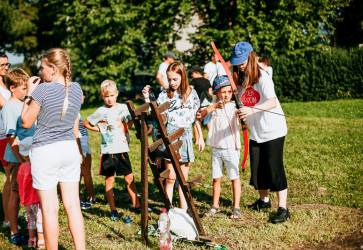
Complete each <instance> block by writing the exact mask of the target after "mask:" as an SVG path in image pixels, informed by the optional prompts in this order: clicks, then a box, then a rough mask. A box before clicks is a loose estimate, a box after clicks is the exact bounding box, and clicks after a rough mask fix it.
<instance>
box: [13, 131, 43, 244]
mask: <svg viewBox="0 0 363 250" xmlns="http://www.w3.org/2000/svg"><path fill="white" fill-rule="evenodd" d="M32 141H33V136H30V135H29V136H27V137H25V138H24V139H22V140H21V141H19V153H20V155H21V156H22V157H23V159H24V161H23V163H21V164H20V166H19V171H18V176H17V181H18V185H19V197H20V203H21V204H23V205H24V206H25V209H26V214H27V221H28V232H29V240H28V247H37V248H38V249H45V242H44V235H43V224H42V211H41V208H40V200H39V197H38V194H37V191H36V189H35V188H33V186H32V185H33V179H32V174H31V164H30V160H29V150H30V146H31V144H32Z"/></svg>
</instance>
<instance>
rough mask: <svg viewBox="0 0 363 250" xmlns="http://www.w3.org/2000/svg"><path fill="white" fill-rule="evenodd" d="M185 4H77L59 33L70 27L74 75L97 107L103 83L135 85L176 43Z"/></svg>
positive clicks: (96, 0) (117, 0)
mask: <svg viewBox="0 0 363 250" xmlns="http://www.w3.org/2000/svg"><path fill="white" fill-rule="evenodd" d="M186 6H187V5H186V4H185V1H176V0H175V1H162V0H158V1H152V0H150V1H121V0H108V1H103V0H90V1H83V0H75V1H72V2H71V3H68V4H66V6H65V14H64V15H62V16H60V17H59V20H58V22H57V24H56V25H57V27H67V30H66V34H65V37H64V39H63V41H62V46H63V47H66V48H68V49H69V50H70V51H71V54H72V59H73V62H74V63H73V69H74V74H75V75H77V76H79V77H80V79H82V80H83V81H84V83H85V84H84V85H83V86H84V87H83V88H84V90H85V92H86V94H87V95H88V96H87V98H90V99H89V100H90V101H94V100H95V99H96V98H97V96H98V95H97V93H98V92H99V88H98V86H99V83H100V82H101V81H102V80H104V79H106V78H111V79H114V80H116V81H117V82H118V83H120V84H131V82H130V79H131V77H132V75H133V74H134V72H135V71H137V70H145V69H151V68H154V67H155V66H156V64H157V63H160V59H161V57H160V55H161V54H162V52H164V51H166V50H167V49H172V46H173V44H174V41H175V40H176V39H177V38H178V33H177V30H175V29H174V27H175V24H178V23H180V26H182V25H183V22H184V21H185V20H186V19H184V16H183V15H181V14H180V13H186V11H185V9H186Z"/></svg>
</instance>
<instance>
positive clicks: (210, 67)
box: [204, 62, 227, 86]
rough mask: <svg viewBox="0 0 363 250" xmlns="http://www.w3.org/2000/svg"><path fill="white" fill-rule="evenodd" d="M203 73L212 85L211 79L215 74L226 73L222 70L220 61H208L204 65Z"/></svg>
mask: <svg viewBox="0 0 363 250" xmlns="http://www.w3.org/2000/svg"><path fill="white" fill-rule="evenodd" d="M204 73H207V74H208V80H209V82H210V85H211V86H213V81H214V78H216V76H217V75H218V76H223V75H227V74H226V71H225V70H224V68H223V66H222V64H221V63H220V62H217V63H213V62H209V63H207V64H206V65H205V66H204Z"/></svg>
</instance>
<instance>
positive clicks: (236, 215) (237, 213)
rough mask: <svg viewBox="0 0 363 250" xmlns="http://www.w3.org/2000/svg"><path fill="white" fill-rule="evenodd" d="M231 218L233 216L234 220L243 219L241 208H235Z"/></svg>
mask: <svg viewBox="0 0 363 250" xmlns="http://www.w3.org/2000/svg"><path fill="white" fill-rule="evenodd" d="M229 218H231V219H233V220H238V219H241V209H239V208H233V210H232V214H231V216H230V217H229Z"/></svg>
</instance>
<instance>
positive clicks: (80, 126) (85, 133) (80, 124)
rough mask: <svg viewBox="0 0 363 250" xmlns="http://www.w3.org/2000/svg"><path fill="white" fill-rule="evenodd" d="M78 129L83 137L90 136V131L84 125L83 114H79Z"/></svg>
mask: <svg viewBox="0 0 363 250" xmlns="http://www.w3.org/2000/svg"><path fill="white" fill-rule="evenodd" d="M78 130H79V133H80V134H81V136H82V137H84V136H88V131H87V129H86V128H85V127H84V125H83V119H82V117H81V115H80V116H79V125H78Z"/></svg>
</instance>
